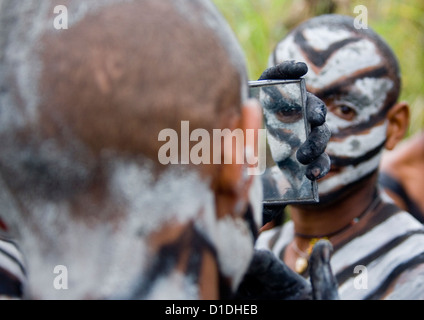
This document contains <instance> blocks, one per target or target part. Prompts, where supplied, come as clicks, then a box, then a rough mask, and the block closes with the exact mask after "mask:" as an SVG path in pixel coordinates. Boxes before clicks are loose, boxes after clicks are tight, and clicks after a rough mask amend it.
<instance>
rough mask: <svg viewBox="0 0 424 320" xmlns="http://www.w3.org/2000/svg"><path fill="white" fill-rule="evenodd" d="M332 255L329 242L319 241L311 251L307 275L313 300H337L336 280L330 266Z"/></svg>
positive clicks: (331, 247)
mask: <svg viewBox="0 0 424 320" xmlns="http://www.w3.org/2000/svg"><path fill="white" fill-rule="evenodd" d="M332 253H333V246H332V245H331V242H330V241H328V240H324V239H321V240H319V241H318V242H317V243H316V244H315V245H314V249H313V250H312V253H311V257H310V258H309V259H310V260H309V265H310V269H309V275H310V279H311V284H312V296H313V299H314V300H339V293H338V291H337V290H338V285H337V280H336V278H335V276H334V275H333V272H332V270H331V265H330V257H331V254H332Z"/></svg>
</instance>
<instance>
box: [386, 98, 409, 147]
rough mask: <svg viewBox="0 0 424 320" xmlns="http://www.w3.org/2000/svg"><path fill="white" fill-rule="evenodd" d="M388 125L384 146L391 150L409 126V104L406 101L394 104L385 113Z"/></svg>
mask: <svg viewBox="0 0 424 320" xmlns="http://www.w3.org/2000/svg"><path fill="white" fill-rule="evenodd" d="M387 120H388V121H389V125H388V127H387V140H386V144H385V147H386V149H388V150H392V149H393V148H394V147H395V146H396V145H397V144H398V142H400V141H401V140H402V139H403V138H404V136H405V134H406V131H407V130H408V126H409V105H408V104H407V103H406V102H399V103H397V104H395V105H394V106H393V107H392V108H391V109H390V110H389V112H388V113H387Z"/></svg>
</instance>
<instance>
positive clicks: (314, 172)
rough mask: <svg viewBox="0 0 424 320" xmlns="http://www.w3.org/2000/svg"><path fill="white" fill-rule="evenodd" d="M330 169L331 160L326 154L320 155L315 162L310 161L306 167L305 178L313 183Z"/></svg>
mask: <svg viewBox="0 0 424 320" xmlns="http://www.w3.org/2000/svg"><path fill="white" fill-rule="evenodd" d="M330 167H331V160H330V157H329V156H328V154H326V153H323V154H321V155H320V156H319V157H318V158H317V159H316V160H314V161H312V162H311V163H310V164H308V166H307V167H306V173H305V175H306V177H307V178H308V179H309V180H312V181H315V180H318V179H321V178H322V177H324V176H325V175H326V174H327V173H328V172H329V171H330Z"/></svg>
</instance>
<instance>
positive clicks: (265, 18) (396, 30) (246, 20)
mask: <svg viewBox="0 0 424 320" xmlns="http://www.w3.org/2000/svg"><path fill="white" fill-rule="evenodd" d="M213 1H214V2H215V4H216V5H217V7H218V8H219V9H220V10H221V12H222V13H223V15H224V16H225V17H226V18H227V20H228V22H229V23H230V25H231V27H232V28H233V30H234V32H235V34H236V36H237V37H238V39H239V41H240V43H241V46H242V47H243V49H244V51H245V54H246V58H247V63H248V69H249V77H250V79H251V80H256V79H257V78H258V77H259V76H260V74H261V73H262V71H263V70H265V68H266V67H267V62H268V56H269V54H270V53H271V52H272V50H273V49H274V47H275V45H276V44H277V43H278V42H279V41H280V40H281V39H282V38H283V37H284V36H285V35H286V34H287V32H288V31H289V30H291V29H292V28H293V27H295V26H296V25H298V24H299V23H301V22H303V21H304V20H306V19H308V18H310V17H313V16H316V15H320V14H325V13H339V14H346V15H350V16H353V17H355V16H356V15H357V14H355V13H354V8H355V6H357V5H365V6H366V7H367V9H368V25H369V27H371V28H372V29H374V30H375V31H376V32H377V33H379V34H380V35H381V36H382V37H383V38H384V39H385V40H386V41H387V42H388V43H389V45H390V46H391V47H392V49H393V51H394V52H395V54H396V55H397V57H398V58H399V62H400V65H401V70H402V75H403V88H402V95H401V99H402V100H405V101H408V102H409V103H410V105H411V113H412V114H411V125H410V129H409V132H408V135H411V134H414V133H415V132H417V131H420V130H422V129H424V55H423V53H424V1H423V0H384V1H383V0H368V1H363V0H362V1H355V0H296V1H295V0H231V1H230V0H213Z"/></svg>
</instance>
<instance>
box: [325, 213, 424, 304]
mask: <svg viewBox="0 0 424 320" xmlns="http://www.w3.org/2000/svg"><path fill="white" fill-rule="evenodd" d="M422 263H424V227H423V225H422V224H421V223H420V222H418V221H417V220H416V219H414V218H413V217H412V216H411V215H410V214H409V213H407V212H403V211H401V212H398V213H396V214H394V215H392V216H390V217H388V218H387V219H385V220H384V221H383V222H381V223H379V224H378V225H376V226H375V227H374V228H372V229H370V230H369V231H368V232H366V233H365V234H363V235H361V236H358V237H356V238H355V239H353V240H352V241H350V242H349V243H347V244H346V245H344V246H343V247H341V248H340V249H339V250H337V251H335V253H334V255H333V258H332V262H331V264H332V268H333V271H334V273H335V274H336V277H337V280H338V282H339V291H340V296H341V298H342V299H382V298H383V297H384V296H385V295H386V292H387V291H388V290H389V289H390V288H392V287H393V283H394V281H396V279H397V278H398V277H399V276H400V275H401V274H403V273H404V272H407V271H408V270H410V269H411V268H415V267H416V266H418V265H420V264H422ZM358 267H360V268H358ZM358 270H361V272H358ZM360 280H361V281H362V280H363V281H364V282H365V284H366V285H365V284H364V283H363V282H361V281H360Z"/></svg>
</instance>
